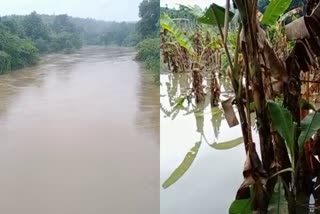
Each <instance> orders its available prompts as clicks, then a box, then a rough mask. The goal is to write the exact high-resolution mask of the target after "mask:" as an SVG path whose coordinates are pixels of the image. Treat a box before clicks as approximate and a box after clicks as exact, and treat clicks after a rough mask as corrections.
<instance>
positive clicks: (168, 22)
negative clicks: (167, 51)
mask: <svg viewBox="0 0 320 214" xmlns="http://www.w3.org/2000/svg"><path fill="white" fill-rule="evenodd" d="M160 26H161V28H163V29H165V30H167V31H168V32H170V33H171V34H172V35H173V36H174V38H175V39H176V41H177V42H178V43H179V45H180V46H181V47H184V48H185V49H186V50H187V51H188V52H189V53H190V54H194V49H193V47H192V42H191V40H190V39H189V38H188V36H187V35H185V34H184V33H183V32H182V31H181V30H180V28H179V27H178V26H177V25H176V23H175V22H174V21H173V20H172V19H171V18H170V17H169V16H168V14H166V13H162V14H161V17H160Z"/></svg>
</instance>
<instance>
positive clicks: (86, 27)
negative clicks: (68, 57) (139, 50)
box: [0, 12, 139, 73]
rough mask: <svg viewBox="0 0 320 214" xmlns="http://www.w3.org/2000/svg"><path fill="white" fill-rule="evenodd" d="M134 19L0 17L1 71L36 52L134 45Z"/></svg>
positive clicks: (26, 61)
mask: <svg viewBox="0 0 320 214" xmlns="http://www.w3.org/2000/svg"><path fill="white" fill-rule="evenodd" d="M138 41H139V38H138V35H137V31H136V23H128V22H122V23H117V22H105V21H97V20H94V19H82V18H74V17H70V16H68V15H66V14H62V15H40V14H37V13H36V12H32V13H31V14H29V15H26V16H17V15H12V16H3V17H1V18H0V51H1V52H0V73H4V72H8V71H10V70H13V69H18V68H21V67H24V66H28V65H32V64H34V63H36V62H37V61H38V58H39V54H45V53H52V52H60V51H64V52H66V53H69V52H72V51H73V50H75V49H78V48H81V47H82V46H83V45H117V46H134V45H136V44H137V43H138Z"/></svg>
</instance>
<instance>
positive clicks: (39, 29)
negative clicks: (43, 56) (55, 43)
mask: <svg viewBox="0 0 320 214" xmlns="http://www.w3.org/2000/svg"><path fill="white" fill-rule="evenodd" d="M23 26H24V31H25V35H26V36H27V37H29V38H31V39H33V40H35V39H40V38H42V39H45V40H47V39H48V38H49V32H48V29H47V26H46V25H45V24H44V23H43V22H42V20H41V17H40V16H39V15H38V14H37V13H36V12H35V11H34V12H32V13H31V14H30V15H28V16H26V17H25V19H24V21H23Z"/></svg>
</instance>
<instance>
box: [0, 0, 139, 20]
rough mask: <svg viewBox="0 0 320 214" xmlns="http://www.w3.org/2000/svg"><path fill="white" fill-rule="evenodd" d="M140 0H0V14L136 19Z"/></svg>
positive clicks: (137, 18)
mask: <svg viewBox="0 0 320 214" xmlns="http://www.w3.org/2000/svg"><path fill="white" fill-rule="evenodd" d="M141 1H142V0H0V15H1V16H3V15H11V14H19V15H25V14H29V13H31V12H32V11H36V12H37V13H40V14H65V13H66V14H68V15H70V16H75V17H83V18H87V17H89V18H95V19H101V20H106V21H137V20H139V16H138V13H139V9H138V6H139V4H140V2H141Z"/></svg>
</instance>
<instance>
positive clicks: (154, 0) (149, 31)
mask: <svg viewBox="0 0 320 214" xmlns="http://www.w3.org/2000/svg"><path fill="white" fill-rule="evenodd" d="M139 16H140V18H141V20H140V21H139V22H138V31H139V32H140V36H141V37H142V38H146V37H152V36H156V35H157V33H159V18H160V1H159V0H143V1H142V2H141V3H140V5H139Z"/></svg>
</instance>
